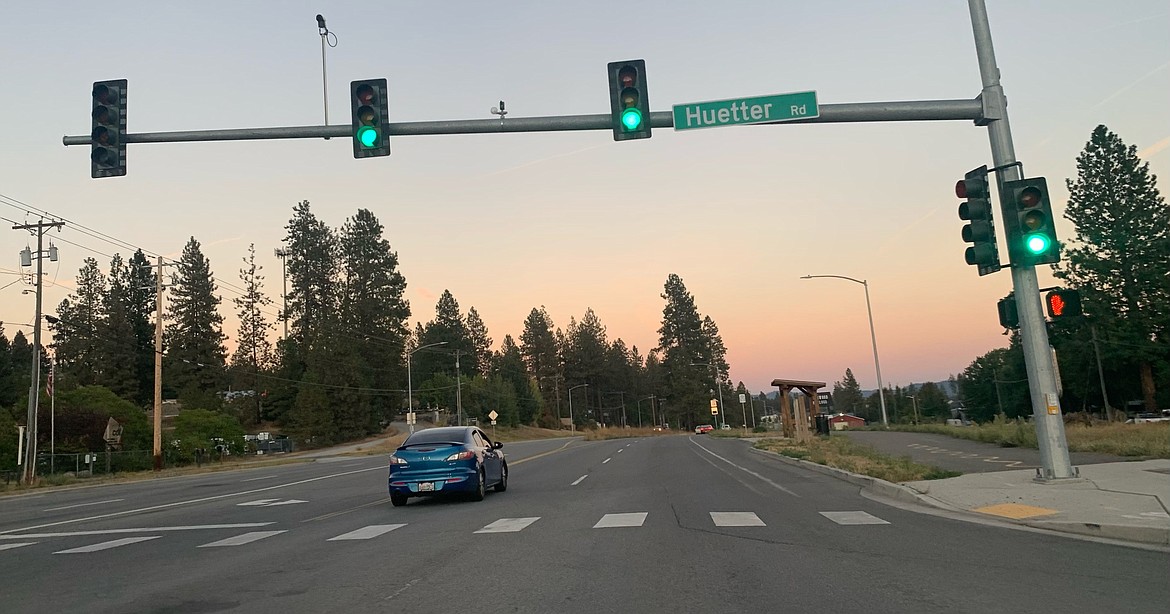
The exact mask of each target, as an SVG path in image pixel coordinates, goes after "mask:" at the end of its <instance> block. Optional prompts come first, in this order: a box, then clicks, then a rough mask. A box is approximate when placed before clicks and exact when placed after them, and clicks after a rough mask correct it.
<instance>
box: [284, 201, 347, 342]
mask: <svg viewBox="0 0 1170 614" xmlns="http://www.w3.org/2000/svg"><path fill="white" fill-rule="evenodd" d="M285 229H286V231H287V235H286V238H285V242H286V243H287V244H288V251H289V255H288V257H286V259H285V262H286V263H287V273H288V280H289V291H288V297H287V303H288V313H287V314H285V317H286V318H288V319H289V320H290V321H291V322H292V326H291V328H292V332H291V333H290V334H291V335H292V336H294V337H296V339H297V340H298V341H299V342H301V343H308V344H309V345H310V346H311V345H312V344H313V343H314V342H315V341H316V338H317V337H319V336H321V335H323V334H326V333H325V331H323V330H321V326H320V325H319V324H320V323H321V322H323V321H324V320H326V319H327V318H328V317H329V315H330V314H332V313H335V312H336V311H337V303H338V301H337V294H338V292H337V287H338V283H337V281H338V280H337V276H338V268H339V262H338V257H337V252H338V245H337V237H336V235H335V233H334V232H333V230H332V229H330V228H329V227H328V226H326V225H325V223H324V222H322V221H320V220H318V219H317V217H316V216H315V215H313V213H312V211H310V209H309V201H307V200H304V201H301V202H299V203H297V205H296V206H295V207H293V217H292V219H291V220H289V223H288V225H287V226H285Z"/></svg>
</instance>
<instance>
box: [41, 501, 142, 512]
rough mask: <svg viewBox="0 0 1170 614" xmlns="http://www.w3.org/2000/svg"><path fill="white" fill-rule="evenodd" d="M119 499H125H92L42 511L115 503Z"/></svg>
mask: <svg viewBox="0 0 1170 614" xmlns="http://www.w3.org/2000/svg"><path fill="white" fill-rule="evenodd" d="M119 501H125V499H107V500H105V501H93V502H91V503H78V504H77V505H62V506H61V507H50V508H49V509H47V510H43V511H46V512H56V511H60V510H71V509H73V508H75V507H87V506H90V505H101V504H103V503H117V502H119Z"/></svg>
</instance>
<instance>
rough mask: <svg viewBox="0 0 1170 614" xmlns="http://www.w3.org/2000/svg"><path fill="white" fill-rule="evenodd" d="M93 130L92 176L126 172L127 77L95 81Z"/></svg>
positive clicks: (91, 143) (90, 152) (115, 175)
mask: <svg viewBox="0 0 1170 614" xmlns="http://www.w3.org/2000/svg"><path fill="white" fill-rule="evenodd" d="M92 116H93V124H92V128H91V132H90V134H89V138H90V141H89V143H90V145H89V159H90V170H89V176H90V177H93V178H94V179H98V178H101V177H120V176H122V175H125V174H126V80H125V79H115V80H113V81H95V82H94V84H93V113H92Z"/></svg>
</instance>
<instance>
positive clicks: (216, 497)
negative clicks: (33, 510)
mask: <svg viewBox="0 0 1170 614" xmlns="http://www.w3.org/2000/svg"><path fill="white" fill-rule="evenodd" d="M385 470H386V468H385V467H383V466H381V465H379V466H377V467H367V468H365V469H354V470H353V471H343V472H341V473H330V474H327V475H319V476H317V477H315V478H307V479H304V480H297V481H296V482H287V483H285V484H276V485H275V486H265V487H264V488H256V489H253V490H245V491H241V492H231V493H227V494H223V495H212V496H210V497H200V498H198V499H187V500H185V501H174V502H171V503H163V504H161V505H151V506H149V507H140V508H138V509H133V510H124V511H121V512H112V513H109V514H100V515H98V516H90V517H88V518H74V519H72V520H61V521H58V522H47V523H45V524H38V525H35V526H31V527H23V528H20V529H8V530H7V531H0V537H2V536H4V535H6V534H9V533H19V532H21V531H32V530H34V529H44V528H46V527H56V526H60V525H63V524H73V523H75V522H89V521H91V520H101V519H103V518H114V517H116V516H126V515H128V514H140V513H142V512H153V511H155V510H164V509H168V508H172V507H179V506H180V505H191V504H193V503H206V502H207V501H217V500H219V499H226V498H228V497H241V496H244V495H252V494H255V493H258V492H265V491H269V490H275V489H277V488H285V487H288V486H298V485H300V484H308V483H309V482H316V481H318V480H328V479H330V478H339V477H344V476H347V475H353V474H355V473H365V472H367V471H385Z"/></svg>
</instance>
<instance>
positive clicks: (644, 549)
mask: <svg viewBox="0 0 1170 614" xmlns="http://www.w3.org/2000/svg"><path fill="white" fill-rule="evenodd" d="M504 452H505V453H507V454H508V459H509V462H510V466H511V479H510V483H509V488H508V491H507V492H505V493H489V495H488V497H487V499H486V500H485V501H482V502H479V503H475V502H470V501H448V500H414V499H412V500H411V502H410V504H409V505H407V506H406V507H402V508H394V507H391V506H390V505H389V502H388V498H387V496H386V468H385V460H384V458H382V457H369V458H352V457H342V458H339V459H320V460H318V461H317V462H314V463H308V464H300V465H284V466H278V467H268V468H257V469H253V470H247V471H238V472H231V473H217V474H208V475H199V476H190V477H184V478H175V479H170V480H160V481H155V482H140V483H135V484H124V485H116V486H114V485H112V486H105V487H96V488H86V489H81V490H71V491H61V492H42V493H37V494H34V495H29V496H23V497H8V498H4V499H0V577H2V578H3V585H4V589H3V596H2V598H0V599H2V602H0V603H2V609H3V611H4V612H40V611H45V610H52V611H63V612H201V613H205V612H227V611H232V612H259V611H263V612H282V613H283V612H374V611H409V612H455V611H475V612H477V613H488V612H542V613H547V612H582V613H589V614H594V613H598V612H623V613H626V612H749V611H781V610H784V611H793V612H866V613H876V612H898V613H903V612H931V613H936V612H1004V611H1011V612H1052V611H1077V612H1096V611H1120V612H1127V613H1128V612H1162V611H1164V609H1165V606H1166V604H1167V603H1170V585H1168V584H1167V583H1166V582H1165V570H1166V568H1167V563H1168V562H1170V555H1168V554H1167V553H1165V552H1154V551H1148V550H1140V549H1134V548H1127V547H1122V546H1116V545H1109V544H1103V543H1097V542H1089V541H1080V540H1074V539H1069V538H1066V537H1059V536H1053V535H1048V534H1041V533H1033V532H1022V531H1016V530H1009V529H1005V528H1001V527H997V526H986V525H982V524H971V523H967V522H962V521H959V520H952V519H949V518H944V517H939V516H936V515H930V514H923V513H917V512H914V511H910V510H906V509H902V508H897V507H890V506H887V505H884V504H882V503H880V502H877V501H873V500H871V499H868V498H866V497H863V496H861V495H860V494H859V493H858V489H857V487H856V486H852V485H850V484H848V483H845V482H843V481H840V480H837V479H835V478H832V477H830V476H826V475H821V474H819V473H814V472H810V471H807V470H804V469H802V468H799V467H795V466H791V465H788V464H785V463H782V462H780V461H777V460H775V459H774V458H772V457H769V456H767V455H765V454H762V453H760V452H756V451H752V450H751V449H750V446H749V444H748V443H747V442H744V441H739V440H733V439H717V438H710V437H706V436H677V435H675V436H662V437H656V438H650V439H640V440H636V439H619V440H610V441H598V442H584V441H580V440H577V439H573V440H563V439H562V440H550V441H540V442H522V443H509V444H506V446H505V448H504Z"/></svg>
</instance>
